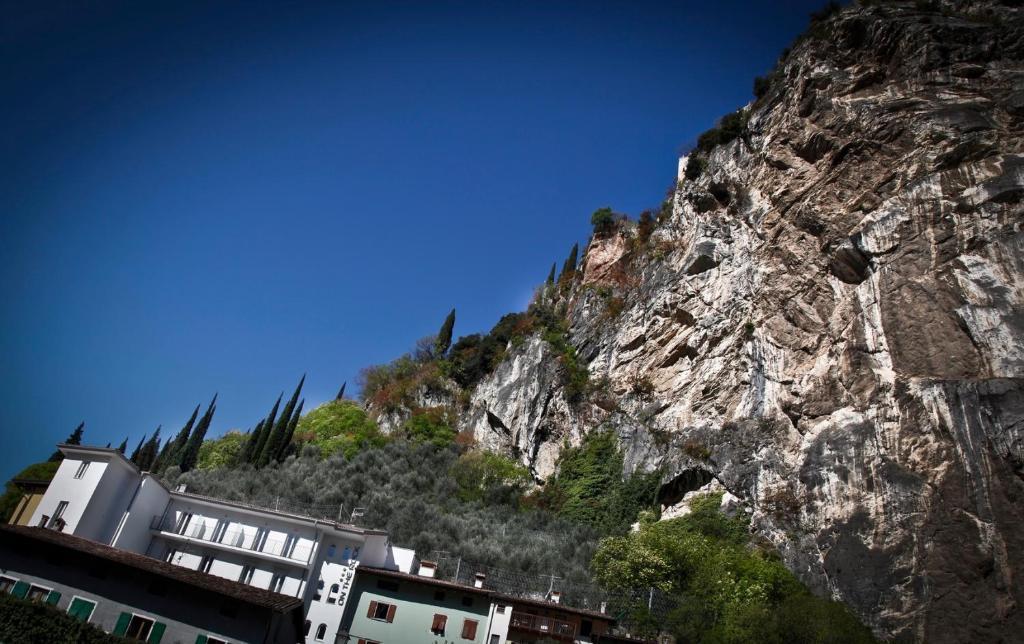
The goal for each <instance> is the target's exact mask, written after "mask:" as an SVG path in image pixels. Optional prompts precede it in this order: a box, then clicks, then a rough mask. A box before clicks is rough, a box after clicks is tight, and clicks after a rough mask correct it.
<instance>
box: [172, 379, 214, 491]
mask: <svg viewBox="0 0 1024 644" xmlns="http://www.w3.org/2000/svg"><path fill="white" fill-rule="evenodd" d="M216 411H217V394H214V395H213V399H212V400H210V404H209V406H208V407H207V408H206V412H204V413H203V416H202V418H200V419H199V423H197V424H196V428H195V430H194V431H193V432H192V434H191V435H190V436H189V438H188V442H186V443H185V448H184V449H183V450H182V451H181V456H180V458H179V460H178V467H179V468H180V469H181V471H182V472H187V471H189V470H191V469H192V468H194V467H195V466H196V462H198V460H199V448H200V447H202V446H203V439H205V438H206V432H207V430H209V429H210V423H211V422H213V414H214V413H215V412H216Z"/></svg>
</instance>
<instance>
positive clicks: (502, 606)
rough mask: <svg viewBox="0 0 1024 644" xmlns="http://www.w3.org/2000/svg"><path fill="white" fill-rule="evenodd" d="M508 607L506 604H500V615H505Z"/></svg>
mask: <svg viewBox="0 0 1024 644" xmlns="http://www.w3.org/2000/svg"><path fill="white" fill-rule="evenodd" d="M505 608H506V606H505V605H504V604H498V613H500V614H502V615H504V614H505Z"/></svg>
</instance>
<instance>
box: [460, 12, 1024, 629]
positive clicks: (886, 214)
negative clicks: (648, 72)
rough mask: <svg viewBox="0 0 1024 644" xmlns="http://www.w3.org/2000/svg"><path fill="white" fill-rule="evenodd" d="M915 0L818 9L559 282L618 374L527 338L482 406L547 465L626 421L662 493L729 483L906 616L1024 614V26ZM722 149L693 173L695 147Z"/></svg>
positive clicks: (472, 417) (829, 570)
mask: <svg viewBox="0 0 1024 644" xmlns="http://www.w3.org/2000/svg"><path fill="white" fill-rule="evenodd" d="M1022 15H1024V13H1022V10H1021V9H1020V8H1016V7H1011V6H1006V5H1002V4H990V5H969V6H960V5H955V4H938V3H932V4H929V3H892V4H884V5H879V6H866V7H864V6H860V7H852V8H848V9H844V10H842V11H840V12H839V13H838V14H837V15H834V16H832V17H830V18H828V19H827V20H823V21H821V22H819V23H817V24H815V25H814V26H812V30H811V33H810V34H809V35H808V36H806V37H804V38H802V39H801V40H800V41H798V42H797V43H796V45H795V46H794V47H793V49H792V51H790V52H789V53H788V54H787V55H786V56H785V57H784V58H783V59H782V60H781V61H780V64H779V67H778V68H777V69H776V71H775V72H774V73H773V76H772V79H771V82H770V85H769V87H768V89H767V91H766V92H765V93H764V94H763V95H762V96H761V97H760V98H759V99H758V100H757V101H756V102H755V103H754V104H753V105H751V106H750V107H749V108H748V109H747V111H746V112H745V116H744V120H745V121H746V125H745V127H744V129H743V132H742V134H741V135H740V136H739V137H737V138H735V139H734V140H732V141H729V142H727V143H724V144H720V145H717V146H714V147H712V148H710V149H704V150H702V151H700V152H697V153H694V154H691V155H690V157H688V158H683V159H681V161H680V167H679V178H680V181H679V183H678V185H677V188H676V191H675V193H674V196H673V197H672V204H673V207H672V209H671V213H670V216H669V217H667V218H666V219H665V220H663V221H662V222H660V224H659V225H658V226H657V227H656V228H655V229H654V231H653V233H652V234H651V235H650V236H649V238H643V237H642V236H641V234H640V232H639V231H638V228H637V227H636V226H635V225H628V224H623V225H619V226H618V227H617V228H616V230H614V231H612V232H610V233H608V234H606V235H603V236H600V237H597V238H595V239H593V240H592V242H591V244H590V246H589V248H588V249H587V251H586V253H585V255H584V258H583V262H582V267H581V269H580V270H581V275H579V276H578V277H577V278H576V279H575V280H574V282H573V283H572V285H571V286H570V287H569V288H568V289H562V292H561V294H560V295H558V296H557V297H558V298H559V301H560V303H561V305H562V306H564V308H565V310H566V312H567V316H568V319H569V333H568V339H569V341H570V342H571V344H572V345H573V346H574V347H575V348H576V351H577V354H578V356H579V358H580V361H581V362H582V363H583V364H586V365H587V367H588V369H589V372H590V382H591V385H592V388H594V390H595V391H596V392H597V393H595V394H593V395H590V396H588V397H587V399H586V400H584V401H582V402H577V403H572V402H570V401H569V397H568V396H566V395H565V392H564V391H563V384H562V380H560V378H559V373H558V372H559V369H561V368H562V366H561V365H560V362H559V359H558V356H557V355H556V353H555V351H554V349H553V348H552V346H551V345H550V344H549V343H548V342H546V341H545V340H544V339H542V338H541V337H540V336H539V335H534V336H532V337H530V338H528V339H527V340H526V341H524V342H522V343H518V344H516V345H515V346H511V345H510V347H509V351H508V355H507V357H506V358H505V359H504V361H503V362H501V364H500V365H498V367H497V368H496V369H495V370H494V371H493V372H492V373H490V375H488V376H487V377H486V378H485V379H484V380H483V381H482V382H481V383H479V384H478V385H477V386H476V387H475V388H474V389H473V391H472V396H471V398H470V400H469V402H468V406H467V407H466V410H467V411H465V412H464V413H463V414H462V415H461V421H460V422H461V424H462V426H463V427H462V428H463V429H464V430H465V431H470V432H472V433H473V434H474V435H475V437H476V438H477V440H478V441H479V442H480V443H481V444H482V445H484V446H486V447H490V448H492V449H496V450H502V451H505V452H508V453H511V454H515V455H517V456H518V457H519V458H520V459H521V460H522V461H523V462H524V463H526V464H528V465H529V466H530V467H531V468H532V471H533V472H534V473H535V475H536V476H537V477H538V478H539V479H543V478H545V477H548V476H550V475H551V474H552V473H553V472H554V470H555V467H556V462H557V457H558V453H559V450H560V448H561V446H562V445H563V444H565V443H566V442H568V443H572V444H575V443H578V442H579V440H580V439H581V437H582V436H583V435H585V434H586V433H587V432H589V431H593V430H594V429H596V428H601V427H608V428H613V429H614V430H615V431H616V432H617V433H618V436H619V438H620V441H621V444H622V446H623V448H624V449H625V451H626V453H627V464H628V466H629V468H630V469H634V470H635V469H641V470H653V469H655V468H661V470H662V471H663V472H664V473H665V474H664V484H663V486H662V490H661V493H660V494H661V501H662V504H663V505H664V506H665V508H666V512H668V513H671V512H677V511H678V510H679V506H680V503H685V500H684V496H685V495H686V494H687V493H690V492H693V491H694V490H697V489H700V488H702V487H704V486H722V487H724V488H725V489H727V490H728V491H729V492H730V493H731V494H732V495H735V497H738V499H739V500H740V501H739V502H740V503H742V504H744V505H745V506H746V508H747V509H748V510H749V511H751V512H752V517H753V523H754V526H755V528H756V529H757V530H758V531H759V532H761V533H762V534H764V535H766V536H767V537H768V538H770V539H771V540H772V541H773V542H774V543H775V544H776V545H777V546H778V547H779V549H780V551H781V552H782V553H783V557H784V559H785V561H786V563H787V565H789V566H790V567H791V568H792V569H793V570H794V571H795V572H796V573H797V574H798V575H799V576H800V577H801V578H802V579H803V580H804V581H805V582H806V583H808V584H809V585H810V586H811V587H812V588H815V589H816V590H817V591H818V592H821V593H823V594H831V595H833V596H835V597H837V598H839V599H842V600H844V601H846V602H848V603H849V604H850V605H851V606H852V607H853V608H854V609H855V610H856V611H857V612H858V613H859V615H860V616H861V617H862V618H863V619H864V620H865V621H866V622H867V623H869V624H870V625H871V626H872V627H873V628H874V629H875V631H876V632H877V633H878V634H880V635H882V636H885V637H899V638H906V639H911V640H917V641H928V642H971V641H1009V640H1012V639H1014V638H1016V637H1020V634H1021V633H1024V613H1022V610H1021V608H1022V607H1021V603H1022V602H1024V585H1022V584H1024V581H1022V580H1024V307H1022V305H1024V232H1022V230H1021V228H1022V222H1024V206H1022V202H1021V200H1022V197H1024V149H1022V148H1024V27H1022V20H1024V19H1022ZM698 156H699V157H700V158H701V163H706V168H705V169H704V170H703V171H702V172H700V173H697V172H692V173H691V174H692V175H697V178H696V179H687V178H686V177H685V173H686V170H687V167H688V165H689V164H690V163H696V161H694V159H696V158H697V157H698Z"/></svg>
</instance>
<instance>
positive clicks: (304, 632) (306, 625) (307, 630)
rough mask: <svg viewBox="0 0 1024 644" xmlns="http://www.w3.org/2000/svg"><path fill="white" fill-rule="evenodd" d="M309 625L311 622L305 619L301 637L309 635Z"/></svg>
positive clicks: (311, 624)
mask: <svg viewBox="0 0 1024 644" xmlns="http://www.w3.org/2000/svg"><path fill="white" fill-rule="evenodd" d="M311 626H313V622H311V621H309V620H308V619H307V620H306V623H305V625H303V627H302V636H303V637H309V629H310V627H311Z"/></svg>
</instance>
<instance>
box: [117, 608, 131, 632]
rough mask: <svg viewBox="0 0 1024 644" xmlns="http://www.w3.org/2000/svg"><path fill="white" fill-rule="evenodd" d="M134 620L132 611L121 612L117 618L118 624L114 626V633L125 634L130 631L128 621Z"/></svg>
mask: <svg viewBox="0 0 1024 644" xmlns="http://www.w3.org/2000/svg"><path fill="white" fill-rule="evenodd" d="M131 621H132V614H131V613H121V616H120V617H118V618H117V625H116V626H114V635H124V634H125V633H127V632H128V623H129V622H131Z"/></svg>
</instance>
